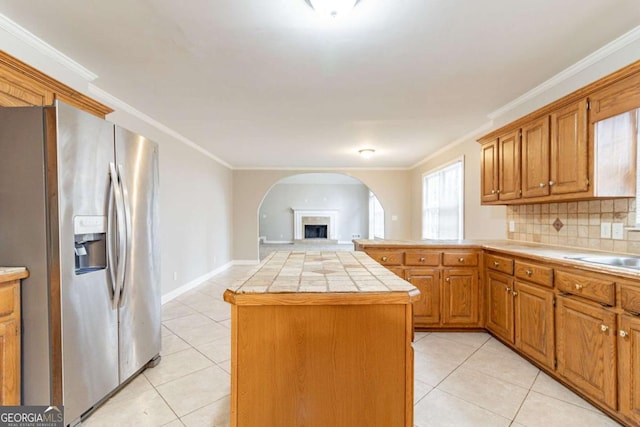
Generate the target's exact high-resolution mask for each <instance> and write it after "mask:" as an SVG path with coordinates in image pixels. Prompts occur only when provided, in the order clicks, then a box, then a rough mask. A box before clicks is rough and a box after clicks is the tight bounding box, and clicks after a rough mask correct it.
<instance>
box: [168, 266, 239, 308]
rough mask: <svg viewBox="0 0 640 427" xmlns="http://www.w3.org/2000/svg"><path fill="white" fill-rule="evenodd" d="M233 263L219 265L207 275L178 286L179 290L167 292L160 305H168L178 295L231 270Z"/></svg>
mask: <svg viewBox="0 0 640 427" xmlns="http://www.w3.org/2000/svg"><path fill="white" fill-rule="evenodd" d="M234 262H235V261H229V262H228V263H226V264H223V265H221V266H220V267H218V268H216V269H215V270H211V271H210V272H208V273H207V274H204V275H202V276H200V277H196V278H195V279H193V280H191V281H190V282H188V283H185V284H184V285H182V286H180V287H179V288H177V289H174V290H172V291H170V292H167V293H166V294H164V295H162V299H161V301H162V304H166V303H168V302H169V301H171V300H172V299H175V298H177V297H179V296H180V295H182V294H184V293H185V292H188V291H190V290H191V289H193V288H196V287H198V286H199V285H201V284H202V283H204V282H206V281H207V280H209V279H211V278H212V277H213V276H215V275H216V274H220V273H222V272H223V271H225V270H227V269H229V268H231V267H232V266H233V265H235V264H234Z"/></svg>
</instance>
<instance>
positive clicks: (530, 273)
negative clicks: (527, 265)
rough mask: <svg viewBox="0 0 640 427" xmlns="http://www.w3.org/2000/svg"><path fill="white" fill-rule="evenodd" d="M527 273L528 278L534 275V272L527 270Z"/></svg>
mask: <svg viewBox="0 0 640 427" xmlns="http://www.w3.org/2000/svg"><path fill="white" fill-rule="evenodd" d="M525 273H526V274H527V276H531V275H532V274H533V271H531V270H527V271H525Z"/></svg>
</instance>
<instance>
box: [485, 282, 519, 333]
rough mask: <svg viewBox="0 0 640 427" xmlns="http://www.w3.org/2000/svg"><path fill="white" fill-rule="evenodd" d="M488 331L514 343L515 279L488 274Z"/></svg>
mask: <svg viewBox="0 0 640 427" xmlns="http://www.w3.org/2000/svg"><path fill="white" fill-rule="evenodd" d="M486 278H487V285H486V292H487V314H486V316H487V324H486V326H487V329H489V330H490V331H491V332H493V333H494V334H496V335H497V336H499V337H500V338H502V339H503V340H505V341H506V342H508V343H511V344H513V343H514V338H515V336H514V323H513V298H512V296H511V290H512V289H513V278H512V277H510V276H507V275H505V274H501V273H494V272H488V273H487V275H486Z"/></svg>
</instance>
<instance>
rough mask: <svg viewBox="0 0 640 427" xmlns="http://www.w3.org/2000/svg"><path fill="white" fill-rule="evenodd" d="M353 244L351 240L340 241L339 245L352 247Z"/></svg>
mask: <svg viewBox="0 0 640 427" xmlns="http://www.w3.org/2000/svg"><path fill="white" fill-rule="evenodd" d="M352 243H353V241H351V240H338V244H339V245H350V244H352Z"/></svg>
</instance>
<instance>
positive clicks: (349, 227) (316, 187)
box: [259, 183, 369, 242]
mask: <svg viewBox="0 0 640 427" xmlns="http://www.w3.org/2000/svg"><path fill="white" fill-rule="evenodd" d="M292 208H294V209H318V210H321V209H336V210H338V215H337V219H336V224H335V225H336V232H337V236H336V237H337V239H338V240H339V241H342V242H344V241H347V242H351V239H352V238H353V235H354V234H358V235H360V236H362V238H366V237H367V235H368V233H369V189H368V188H367V186H365V185H362V184H288V183H279V184H276V185H274V186H273V188H272V189H271V190H270V191H269V193H268V194H267V196H266V197H265V198H264V201H263V202H262V205H261V206H260V215H259V220H260V221H259V222H260V226H259V227H260V228H259V234H260V236H261V237H262V236H264V237H266V240H267V241H278V242H283V241H284V242H291V241H293V240H294V234H293V211H292V210H291V209H292Z"/></svg>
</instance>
